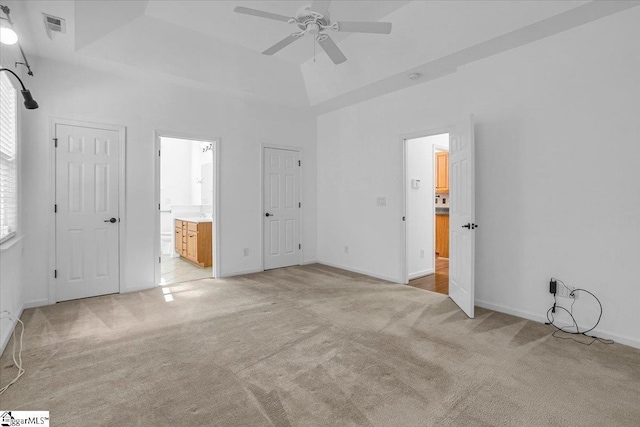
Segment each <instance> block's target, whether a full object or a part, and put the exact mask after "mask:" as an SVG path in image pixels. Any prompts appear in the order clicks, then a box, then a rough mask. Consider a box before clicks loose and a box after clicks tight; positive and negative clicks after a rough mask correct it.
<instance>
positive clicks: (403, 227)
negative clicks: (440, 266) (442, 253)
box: [400, 126, 453, 285]
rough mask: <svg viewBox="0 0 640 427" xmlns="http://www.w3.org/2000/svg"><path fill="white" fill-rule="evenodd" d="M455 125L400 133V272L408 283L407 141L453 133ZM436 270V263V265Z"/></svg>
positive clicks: (405, 282) (403, 279)
mask: <svg viewBox="0 0 640 427" xmlns="http://www.w3.org/2000/svg"><path fill="white" fill-rule="evenodd" d="M452 128H453V126H446V127H442V128H438V129H431V130H426V131H418V132H412V133H407V134H403V135H400V145H401V147H402V184H401V185H402V188H401V191H400V194H401V195H402V198H401V203H400V242H401V248H402V249H401V250H400V274H401V277H400V279H401V283H402V284H404V285H406V284H408V283H409V258H408V257H407V253H408V252H409V248H408V247H407V245H408V244H409V242H408V240H409V239H407V221H406V218H407V198H408V197H407V178H408V177H407V141H408V140H409V139H416V138H425V137H428V136H436V135H442V134H444V133H451V130H452ZM432 162H433V156H432ZM434 221H435V209H434ZM435 235H436V233H435V226H434V230H433V239H434V241H433V242H434V243H433V246H434V248H435ZM434 270H435V265H434Z"/></svg>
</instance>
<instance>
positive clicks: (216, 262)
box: [153, 129, 223, 286]
mask: <svg viewBox="0 0 640 427" xmlns="http://www.w3.org/2000/svg"><path fill="white" fill-rule="evenodd" d="M160 138H175V139H187V140H192V141H202V142H210V143H212V144H213V215H212V219H211V220H212V221H213V227H212V232H213V239H212V240H211V244H212V245H213V268H212V276H213V277H214V278H219V277H223V273H222V265H221V262H220V260H221V258H222V257H221V256H220V250H219V249H220V247H221V246H220V242H221V239H220V230H221V229H222V228H221V227H220V146H221V145H222V144H221V143H220V142H221V139H220V138H218V137H212V136H205V135H196V134H192V133H186V132H174V131H166V130H159V129H156V130H155V131H154V133H153V140H154V149H155V150H154V156H155V162H154V169H155V172H154V201H155V204H154V211H155V214H154V216H155V229H154V230H155V232H156V233H155V234H156V237H155V240H154V241H155V244H154V250H153V262H154V263H155V264H154V265H155V267H154V269H153V271H154V274H153V276H154V277H153V280H154V284H155V285H156V286H157V285H159V284H160V279H161V278H162V273H161V270H160V262H159V259H158V258H157V257H158V254H159V253H160V249H161V248H160V246H161V244H162V243H161V241H160V155H159V153H160Z"/></svg>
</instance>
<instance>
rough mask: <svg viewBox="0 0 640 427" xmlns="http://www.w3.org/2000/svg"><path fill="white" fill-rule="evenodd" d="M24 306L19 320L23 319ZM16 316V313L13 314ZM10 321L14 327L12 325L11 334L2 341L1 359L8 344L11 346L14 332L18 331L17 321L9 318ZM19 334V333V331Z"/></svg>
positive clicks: (19, 314)
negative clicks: (10, 341)
mask: <svg viewBox="0 0 640 427" xmlns="http://www.w3.org/2000/svg"><path fill="white" fill-rule="evenodd" d="M24 308H25V307H24V304H23V305H22V307H21V308H20V313H18V315H17V316H18V319H19V318H21V317H22V312H23V311H24ZM12 314H14V316H15V313H12ZM9 320H10V321H11V323H12V325H11V329H10V330H9V333H8V334H7V336H6V337H5V338H4V339H3V340H2V343H1V344H0V357H1V356H2V355H3V354H4V350H5V349H6V348H7V344H9V340H10V339H11V336H12V335H13V331H14V330H15V329H16V325H17V324H18V321H17V320H13V319H11V318H9ZM18 332H19V331H18Z"/></svg>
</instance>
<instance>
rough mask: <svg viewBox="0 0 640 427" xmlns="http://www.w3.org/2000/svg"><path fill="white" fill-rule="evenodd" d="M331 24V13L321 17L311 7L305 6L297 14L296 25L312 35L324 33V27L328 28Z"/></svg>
mask: <svg viewBox="0 0 640 427" xmlns="http://www.w3.org/2000/svg"><path fill="white" fill-rule="evenodd" d="M330 22H331V18H330V16H329V12H327V13H326V14H325V15H321V14H320V13H318V12H314V11H313V10H311V6H305V7H303V8H301V9H299V10H298V13H297V14H296V23H297V24H298V27H299V28H300V29H301V30H302V31H306V32H308V33H310V34H318V33H320V31H322V27H326V26H328V25H329V23H330Z"/></svg>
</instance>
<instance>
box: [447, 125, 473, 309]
mask: <svg viewBox="0 0 640 427" xmlns="http://www.w3.org/2000/svg"><path fill="white" fill-rule="evenodd" d="M449 191H450V193H449V222H450V223H449V296H450V297H451V299H452V300H453V301H454V302H455V303H456V304H458V306H460V308H461V309H462V311H464V312H465V313H466V314H467V316H469V317H471V318H473V316H474V290H475V289H474V287H475V231H474V230H475V229H476V227H477V225H476V224H475V215H476V209H475V144H474V132H473V116H471V117H470V118H469V119H468V120H466V121H464V122H463V123H459V124H458V125H456V126H455V127H454V130H453V131H452V132H451V133H450V134H449Z"/></svg>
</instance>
